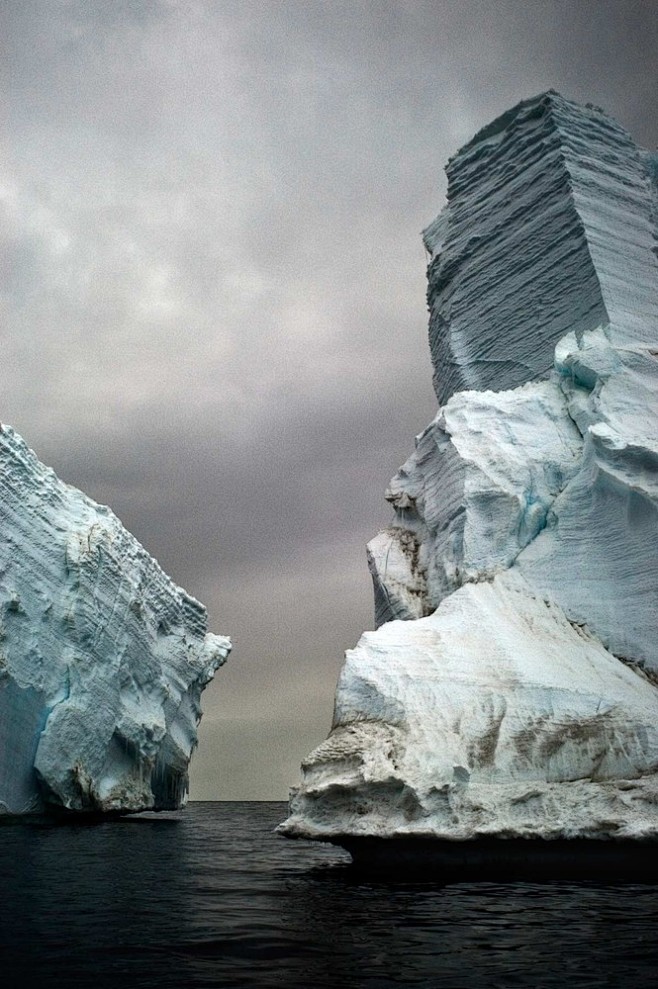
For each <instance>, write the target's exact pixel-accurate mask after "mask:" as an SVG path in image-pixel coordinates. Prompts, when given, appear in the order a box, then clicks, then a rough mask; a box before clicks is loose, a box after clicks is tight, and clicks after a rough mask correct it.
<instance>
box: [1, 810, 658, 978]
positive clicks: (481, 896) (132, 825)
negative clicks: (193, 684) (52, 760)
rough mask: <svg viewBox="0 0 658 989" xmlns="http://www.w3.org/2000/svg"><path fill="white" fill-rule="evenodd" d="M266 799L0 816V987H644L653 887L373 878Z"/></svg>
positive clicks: (650, 959)
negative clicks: (278, 830)
mask: <svg viewBox="0 0 658 989" xmlns="http://www.w3.org/2000/svg"><path fill="white" fill-rule="evenodd" d="M284 816H285V806H284V805H283V804H280V803H269V804H262V803H241V804H192V805H190V807H189V808H188V809H187V810H186V811H185V812H184V813H183V814H171V815H166V816H164V817H163V816H158V817H156V816H149V817H141V818H133V819H123V820H119V821H113V822H107V823H102V824H96V825H80V824H71V825H68V824H64V825H62V824H59V825H54V824H25V823H21V824H13V825H7V826H5V827H2V828H0V876H1V879H2V890H3V893H2V903H1V906H0V950H1V952H2V958H1V962H0V964H1V971H0V985H2V987H3V989H13V987H14V986H16V987H19V986H20V987H21V989H22V987H24V986H27V985H30V984H34V985H43V986H44V987H45V986H49V987H50V986H62V987H64V986H66V987H82V986H85V987H94V989H105V987H110V986H119V985H124V986H126V987H131V989H132V987H136V989H138V987H139V989H142V987H143V989H146V987H149V989H150V987H154V989H164V987H171V989H183V987H185V986H193V987H195V989H196V987H206V986H218V987H219V986H221V987H225V989H233V987H241V986H253V987H274V986H286V987H290V989H312V987H331V989H334V987H348V989H349V987H351V986H354V987H358V986H364V987H371V989H385V987H388V986H400V985H402V986H405V985H408V986H423V987H428V989H429V987H441V986H445V987H449V989H460V987H464V989H465V987H470V986H482V987H486V986H491V987H494V986H496V987H497V986H500V987H513V986H541V987H553V986H555V987H557V986H560V987H562V986H565V985H568V986H577V987H595V986H610V987H618V986H627V985H628V986H634V987H642V986H650V985H651V986H653V985H654V984H655V966H656V963H657V962H658V946H657V945H656V941H657V938H656V928H657V922H658V886H650V885H628V886H625V885H620V884H616V885H605V884H604V883H597V884H593V883H564V882H560V883H554V884H544V885H539V884H529V883H508V884H493V883H481V884H474V883H470V884H459V883H457V884H451V885H447V886H441V885H440V883H438V882H436V881H427V882H413V883H412V882H408V883H403V882H395V883H386V882H376V881H372V880H367V879H365V878H363V877H360V876H358V875H356V874H354V872H353V871H352V870H351V869H350V867H349V864H348V862H349V860H348V857H347V856H346V855H345V854H344V853H343V852H341V851H340V850H338V849H334V848H331V847H325V846H321V845H316V844H311V843H307V842H287V841H285V840H284V839H281V838H278V837H276V836H274V835H273V834H272V833H271V832H272V828H273V827H274V826H275V824H276V823H278V821H279V820H281V819H282V818H283V817H284Z"/></svg>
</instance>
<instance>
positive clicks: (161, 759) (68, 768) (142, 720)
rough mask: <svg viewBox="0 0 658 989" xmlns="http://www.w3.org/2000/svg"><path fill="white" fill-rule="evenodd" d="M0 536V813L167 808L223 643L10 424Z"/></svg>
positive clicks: (179, 787) (134, 545) (2, 460)
mask: <svg viewBox="0 0 658 989" xmlns="http://www.w3.org/2000/svg"><path fill="white" fill-rule="evenodd" d="M0 534H1V535H2V539H1V540H0V640H1V644H0V812H5V813H11V814H21V813H28V812H32V811H39V810H42V809H43V808H44V807H48V806H49V807H55V808H60V809H66V810H74V811H127V810H143V809H163V808H173V807H178V806H179V805H180V804H181V803H182V802H184V800H185V799H186V796H187V788H188V777H187V768H188V763H189V759H190V755H191V753H192V750H193V748H194V746H195V745H196V740H197V734H196V729H197V724H198V721H199V718H200V715H201V712H200V695H201V691H202V689H203V687H204V686H205V684H206V683H207V682H208V681H209V680H210V679H211V678H212V676H213V673H214V672H215V670H216V669H217V667H218V666H220V665H221V664H222V663H223V662H224V660H225V659H226V656H227V655H228V652H229V649H230V642H229V640H228V639H227V638H224V637H221V636H216V635H211V634H210V633H208V632H207V619H206V612H205V609H204V608H203V606H202V605H201V604H199V602H198V601H195V600H194V598H192V597H190V596H189V595H188V594H186V593H185V591H183V590H182V589H181V588H179V587H177V586H176V585H175V584H174V583H172V581H171V580H170V579H169V578H168V577H167V576H166V575H165V574H164V573H163V571H162V570H161V569H160V567H159V566H158V564H157V563H156V561H155V560H153V559H152V558H151V557H150V556H149V555H148V553H147V552H146V551H145V550H144V549H143V548H142V547H141V546H140V545H139V543H138V542H137V540H136V539H134V537H133V536H131V535H130V533H128V532H127V531H126V530H125V529H124V528H123V526H122V525H121V523H120V522H119V520H118V519H117V518H116V516H115V515H113V514H112V512H111V511H110V510H109V509H108V508H105V507H103V506H102V505H97V504H96V503H95V502H93V501H92V500H91V499H89V498H87V497H86V496H85V495H83V494H82V493H81V492H80V491H78V490H76V489H75V488H72V487H70V486H69V485H67V484H64V483H63V482H62V481H60V480H59V479H58V478H57V477H56V476H55V474H54V473H53V471H52V470H50V469H49V468H47V467H45V466H44V465H43V464H41V463H40V462H39V461H38V459H37V458H36V456H35V455H34V454H33V453H32V451H31V450H29V449H28V448H27V446H26V445H25V443H24V442H23V441H22V439H21V438H20V437H19V436H18V435H17V434H16V433H15V432H14V431H13V430H12V429H11V428H10V427H8V426H3V427H2V430H1V431H0Z"/></svg>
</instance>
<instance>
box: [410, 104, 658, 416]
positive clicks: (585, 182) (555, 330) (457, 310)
mask: <svg viewBox="0 0 658 989" xmlns="http://www.w3.org/2000/svg"><path fill="white" fill-rule="evenodd" d="M652 161H653V159H651V160H650V159H649V158H648V157H647V156H646V153H642V152H641V151H640V150H639V149H638V148H636V146H635V145H634V144H633V141H632V139H631V138H630V137H629V135H628V134H627V133H626V131H624V129H623V128H622V127H620V126H619V125H618V124H617V123H615V121H613V120H610V118H609V117H607V116H606V115H605V114H604V113H603V111H601V110H599V109H597V108H595V107H591V106H587V107H581V106H577V105H576V104H574V103H571V102H569V101H568V100H565V99H563V98H562V97H561V96H559V95H558V94H557V93H552V92H551V93H545V94H542V95H541V96H539V97H537V98H535V99H532V100H528V101H526V102H524V103H520V104H519V105H518V106H517V107H515V108H514V109H512V110H510V111H509V112H508V113H506V114H503V116H502V117H500V118H498V120H496V121H494V122H493V123H492V124H490V125H489V126H488V127H486V128H484V130H482V131H481V132H480V133H479V134H477V135H476V136H475V137H474V138H473V140H472V141H471V142H470V143H469V144H467V145H466V146H465V147H464V148H462V150H461V151H460V152H459V153H458V154H457V155H455V157H454V158H453V159H451V161H450V163H449V165H448V167H447V169H446V171H447V175H448V205H447V206H446V208H445V210H444V213H443V214H442V215H441V217H440V218H439V219H437V220H436V221H435V222H434V223H433V224H431V225H430V226H429V227H428V228H427V230H426V231H425V244H426V247H427V249H428V251H429V252H430V255H431V258H432V260H431V263H430V266H429V269H428V280H429V287H428V302H429V307H430V328H429V334H430V349H431V352H432V360H433V364H434V385H435V390H436V393H437V397H438V399H439V403H440V404H443V403H444V402H445V401H447V399H448V398H449V397H450V396H451V395H452V394H453V393H454V392H456V391H460V390H462V389H478V390H484V389H488V388H495V389H496V390H501V389H507V388H514V387H516V386H517V385H520V384H522V383H523V382H526V381H530V380H535V379H539V378H544V377H547V376H548V374H549V372H550V370H551V368H552V364H553V351H554V348H555V345H556V343H557V341H558V340H559V339H560V338H561V337H562V336H564V335H565V334H566V333H567V332H569V331H572V332H575V333H576V334H577V335H578V336H580V334H581V333H582V332H584V331H586V330H592V329H595V328H596V327H597V326H600V325H606V324H608V323H612V324H614V325H615V327H616V330H617V333H618V334H619V337H618V339H617V340H616V342H618V343H623V342H624V341H627V340H633V339H637V340H642V341H645V342H646V341H647V340H649V339H651V337H650V331H649V329H648V326H647V324H648V323H651V322H654V321H655V320H656V319H657V318H658V262H657V260H656V256H655V254H654V253H653V251H652V247H654V246H655V239H654V237H655V230H656V228H655V222H654V223H652V218H651V213H652V205H651V204H652V195H655V188H654V190H653V191H652V175H653V169H654V165H653V164H652Z"/></svg>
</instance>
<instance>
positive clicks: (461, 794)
mask: <svg viewBox="0 0 658 989" xmlns="http://www.w3.org/2000/svg"><path fill="white" fill-rule="evenodd" d="M447 174H448V197H447V205H446V207H445V208H444V210H443V211H442V212H441V213H440V215H439V217H438V218H437V219H436V220H435V221H434V222H433V223H432V224H430V226H429V227H428V228H427V230H426V231H425V232H424V241H425V246H426V248H427V251H428V255H429V263H428V305H429V312H430V321H429V339H430V351H431V356H432V363H433V367H434V385H435V391H436V394H437V398H438V400H439V403H440V408H439V412H438V414H437V416H436V417H435V419H434V420H433V422H432V423H430V425H429V426H428V427H427V429H426V430H424V432H422V433H421V434H420V436H418V437H417V439H416V446H415V451H414V453H413V454H412V455H411V457H410V458H409V460H408V461H407V462H406V463H405V464H404V465H403V466H402V467H401V468H400V470H399V471H398V473H397V474H396V475H395V477H394V478H393V480H392V481H391V483H390V486H389V489H388V491H387V492H386V498H387V499H388V501H389V502H391V504H392V506H393V509H394V513H395V514H394V519H393V520H392V522H391V524H390V526H389V527H388V528H387V529H386V530H385V531H383V532H381V533H380V534H379V535H378V536H377V537H375V539H373V540H372V541H371V543H370V544H369V546H368V563H369V567H370V571H371V574H372V578H373V584H374V593H375V615H376V625H377V629H376V631H373V632H366V633H365V634H364V635H363V636H362V638H361V640H360V641H359V643H358V645H357V646H356V648H355V649H353V650H351V651H348V653H347V655H346V660H345V665H344V667H343V670H342V672H341V675H340V678H339V682H338V686H337V691H336V700H335V709H334V718H333V724H332V729H331V733H330V735H329V737H328V739H327V740H326V741H325V742H323V743H322V744H321V745H320V746H319V747H318V748H317V749H316V750H315V751H314V752H312V753H311V755H309V756H308V757H307V759H306V760H305V761H304V763H303V766H302V770H303V778H302V782H301V785H300V786H299V787H297V788H295V789H294V790H293V791H292V793H291V801H290V815H289V817H288V819H287V820H286V821H285V822H284V823H283V824H282V825H280V828H279V830H280V832H281V833H282V834H284V835H286V836H287V837H291V838H297V837H303V838H312V839H319V840H325V841H332V842H335V843H338V844H342V845H344V846H345V847H346V848H348V850H350V851H351V852H352V854H353V855H354V856H355V857H356V858H357V859H358V858H359V856H362V857H363V858H366V857H367V856H374V857H376V856H377V855H379V856H381V855H382V854H385V855H388V856H389V857H390V856H391V855H392V854H393V852H392V851H391V850H392V849H393V848H396V849H398V850H400V849H402V848H404V850H405V854H407V853H409V849H411V850H412V853H413V850H414V849H415V850H416V851H417V852H418V855H419V856H420V857H421V858H422V857H423V856H427V855H429V854H430V852H431V849H432V848H434V849H436V848H439V847H441V848H444V847H452V848H458V847H461V849H462V852H461V854H462V855H464V854H465V853H464V849H465V848H470V849H476V848H477V847H478V842H479V843H482V842H487V841H492V840H494V841H495V840H497V841H498V847H500V839H507V840H508V843H509V844H510V845H511V844H514V842H515V841H518V840H521V839H530V838H535V839H546V840H548V839H551V841H552V843H553V844H554V845H559V844H560V843H561V842H565V841H566V842H569V841H571V840H572V839H597V840H600V839H607V840H612V839H615V840H617V841H621V842H624V841H631V843H636V844H638V843H642V842H644V841H650V840H655V839H657V838H658V634H657V633H658V538H657V537H658V222H657V220H658V207H657V203H658V198H657V195H658V184H657V176H658V159H657V158H656V156H655V155H651V154H650V153H648V152H646V151H643V150H642V149H640V148H637V147H636V146H635V144H634V143H633V141H632V139H631V138H630V137H629V135H628V134H627V133H626V132H625V131H624V130H623V129H622V128H621V127H620V126H619V125H618V124H617V123H615V122H614V121H612V120H611V119H610V118H609V117H607V116H606V115H605V113H604V112H603V111H602V110H600V109H599V108H597V107H594V106H591V105H589V104H588V105H587V106H579V105H577V104H576V103H573V102H571V101H569V100H567V99H564V98H563V97H562V96H560V95H559V94H558V93H555V92H553V91H550V92H548V93H543V94H541V95H540V96H538V97H536V98H534V99H530V100H526V101H524V102H522V103H520V104H519V105H518V106H516V107H514V108H513V109H512V110H510V111H508V112H507V113H505V114H503V115H502V116H501V117H500V118H499V119H498V120H496V121H494V122H493V123H492V124H490V125H489V126H488V127H485V128H484V129H483V130H482V131H480V132H479V133H478V134H477V135H476V136H475V137H474V138H473V139H472V140H471V141H470V142H469V143H468V144H467V145H466V146H465V147H464V148H462V149H461V150H460V151H459V152H458V154H457V155H456V156H455V157H454V158H452V159H451V161H450V163H449V164H448V167H447ZM382 839H385V840H384V841H383V842H382ZM464 843H466V844H465V845H464ZM543 845H544V847H546V842H543ZM480 847H482V845H481V844H480ZM597 847H598V846H597ZM382 848H385V849H386V850H387V851H386V852H385V853H382V851H381V850H382ZM471 854H475V853H473V852H472V853H471Z"/></svg>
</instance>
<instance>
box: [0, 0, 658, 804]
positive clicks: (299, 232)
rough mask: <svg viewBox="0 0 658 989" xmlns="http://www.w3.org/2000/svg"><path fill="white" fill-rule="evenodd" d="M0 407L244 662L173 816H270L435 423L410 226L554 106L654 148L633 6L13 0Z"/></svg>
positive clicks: (651, 26) (416, 243) (649, 68)
mask: <svg viewBox="0 0 658 989" xmlns="http://www.w3.org/2000/svg"><path fill="white" fill-rule="evenodd" d="M2 17H3V20H4V22H5V23H4V25H3V35H4V37H5V38H6V39H7V42H6V43H7V48H8V58H7V60H6V62H7V64H8V66H9V68H8V79H7V85H6V89H5V91H7V92H8V93H9V100H8V109H7V113H6V129H7V133H8V135H9V149H10V150H9V155H8V158H7V160H6V162H5V165H4V166H3V170H2V177H1V182H0V196H1V199H2V208H3V211H2V217H3V219H2V238H3V242H4V243H3V247H4V248H5V250H6V251H7V256H8V257H9V259H10V264H9V266H8V269H7V280H6V284H5V285H4V287H3V306H4V312H5V315H6V318H5V321H4V325H5V330H4V337H3V364H2V367H3V389H2V393H3V402H2V409H1V416H2V419H3V420H4V421H7V422H10V423H11V424H12V425H14V426H15V427H16V428H17V429H18V430H19V431H20V432H21V433H22V434H23V435H24V436H25V438H26V439H27V441H28V442H29V443H30V444H31V445H32V446H33V447H34V448H35V450H36V451H37V453H38V454H39V456H40V457H41V458H42V459H43V460H45V461H46V462H48V463H50V464H51V465H52V466H53V467H55V469H56V470H57V472H58V473H59V474H60V476H62V477H63V478H64V479H66V480H67V481H69V482H71V483H73V484H76V485H78V486H80V487H82V488H83V489H84V490H85V491H86V492H87V493H89V494H90V495H92V496H93V497H95V498H96V499H98V500H99V501H103V502H107V503H109V504H110V505H111V506H112V507H113V509H114V510H115V511H116V512H117V514H118V515H119V516H120V517H121V518H122V520H123V521H124V523H125V524H126V525H127V526H128V527H129V528H130V529H131V530H132V531H133V532H134V533H135V534H136V535H137V536H138V538H140V539H141V540H142V542H144V544H145V545H146V547H147V548H148V549H149V551H150V552H151V553H153V554H154V555H155V556H156V557H157V558H158V559H159V560H160V562H161V563H162V565H163V566H164V567H165V569H166V570H167V572H169V573H170V574H171V575H172V576H173V577H174V578H175V579H176V580H177V581H179V582H180V583H181V584H183V585H184V586H185V587H186V588H187V589H188V590H190V591H191V592H192V593H194V594H196V595H197V596H198V597H199V598H200V599H201V600H203V601H204V603H206V604H207V606H208V608H209V611H210V616H211V624H212V627H213V628H214V629H215V630H216V631H220V632H225V633H229V634H231V635H232V636H233V638H234V640H235V651H234V654H233V656H232V658H231V660H230V662H229V664H228V665H227V666H226V667H225V668H224V669H223V670H222V671H221V672H220V674H219V676H218V678H217V680H216V682H215V683H214V684H213V685H212V686H211V687H210V688H209V689H208V692H207V694H206V701H205V709H206V715H205V719H204V722H203V723H202V729H201V746H200V750H199V753H198V755H197V758H196V761H195V763H194V767H193V793H192V795H193V797H197V798H235V799H258V798H282V797H285V795H286V789H287V786H288V784H292V783H294V782H295V780H296V778H297V766H298V764H299V761H300V759H301V758H302V756H303V755H304V754H305V752H306V750H307V749H308V748H309V747H310V746H311V745H312V744H314V743H315V742H317V741H319V740H320V739H321V738H322V737H324V735H325V734H326V730H327V727H328V724H329V721H330V718H331V706H332V695H333V686H334V683H335V679H336V676H337V674H338V670H339V668H340V663H341V657H342V651H343V650H344V649H345V648H346V647H349V646H350V645H352V644H354V642H355V641H356V638H357V637H358V635H359V633H360V631H361V630H362V629H363V628H365V627H369V626H371V624H372V604H371V591H370V584H369V578H368V575H367V569H366V565H365V554H364V543H365V542H366V540H367V539H368V538H369V537H370V536H371V535H373V534H374V533H375V532H376V530H377V528H378V527H379V526H380V525H382V524H384V523H385V522H386V520H387V518H388V513H387V506H386V504H385V502H384V501H383V498H382V493H383V490H384V488H385V486H386V483H387V481H388V478H389V477H390V476H391V475H392V473H393V472H394V471H395V470H396V468H397V467H398V465H399V464H400V463H401V462H402V461H403V460H404V459H406V457H407V455H408V453H409V452H410V451H411V448H412V444H413V436H414V434H415V433H417V432H418V431H420V429H421V428H423V426H424V425H425V424H426V422H427V421H428V420H429V419H430V418H431V416H432V415H433V414H434V411H435V407H434V405H435V403H434V398H433V394H432V391H431V370H430V363H429V355H428V349H427V343H426V312H425V301H424V293H425V285H424V254H423V249H422V245H421V241H420V237H419V231H420V230H421V229H422V227H423V226H425V225H426V224H427V223H428V222H429V221H430V220H431V219H432V218H433V216H434V215H435V214H436V213H437V212H438V210H439V208H440V207H441V205H442V202H443V197H444V193H445V182H444V176H443V165H444V164H445V162H446V161H447V159H448V157H449V155H450V154H452V153H454V151H455V150H456V149H457V148H458V147H459V145H460V144H461V143H463V142H464V141H465V140H467V139H468V138H469V137H470V136H471V135H472V134H473V132H474V131H475V130H477V129H478V128H479V127H480V126H482V125H483V124H485V123H487V122H488V121H489V120H490V119H491V118H493V117H494V116H495V115H497V114H498V113H500V112H502V111H503V110H504V109H506V108H507V107H508V106H511V105H512V104H514V103H515V102H517V101H518V100H519V99H522V98H524V97H527V96H529V95H532V94H534V93H536V92H539V91H541V90H542V89H546V88H549V87H551V86H552V87H554V88H557V89H559V90H561V91H562V92H564V94H565V95H567V96H570V97H572V98H575V99H579V100H583V101H587V100H589V101H593V102H596V103H598V104H600V105H602V106H604V107H605V108H606V109H607V110H608V111H609V112H610V113H611V114H613V115H614V116H615V117H617V119H619V120H620V121H621V123H623V124H624V125H625V126H626V127H627V128H628V129H629V130H630V131H631V133H632V134H633V136H634V137H635V139H636V140H638V141H639V142H640V143H644V144H645V145H647V146H651V147H654V146H655V145H656V143H657V141H658V136H657V130H656V121H655V112H654V111H655V105H656V96H657V95H658V94H657V93H656V80H657V79H658V65H657V63H656V52H657V51H658V28H657V25H658V19H656V17H655V14H654V11H653V5H652V3H651V2H650V0H646V2H644V0H640V2H631V0H626V2H625V3H624V4H620V3H618V2H616V0H610V2H608V0H598V2H597V3H596V4H590V3H585V2H576V3H574V2H573V0H558V2H551V0H545V2H543V3H542V4H534V3H527V2H526V0H498V2H497V3H495V4H492V3H490V2H489V0H482V2H480V0H463V2H460V3H457V2H452V0H444V2H436V0H427V2H425V0H417V2H405V0H369V2H359V0H356V2H355V0H350V2H349V3H345V2H342V0H338V2H335V0H334V2H332V3H324V2H320V0H299V2H297V0H294V2H293V0H287V2H286V0H254V2H251V0H239V2H232V0H222V2H219V3H215V2H211V0H187V2H185V0H180V2H177V0H149V2H147V0H139V2H137V0H135V2H131V0H114V2H113V3H112V4H108V3H105V2H102V0H56V2H42V0H39V2H37V0H8V2H7V3H5V4H4V5H3V9H2Z"/></svg>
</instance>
